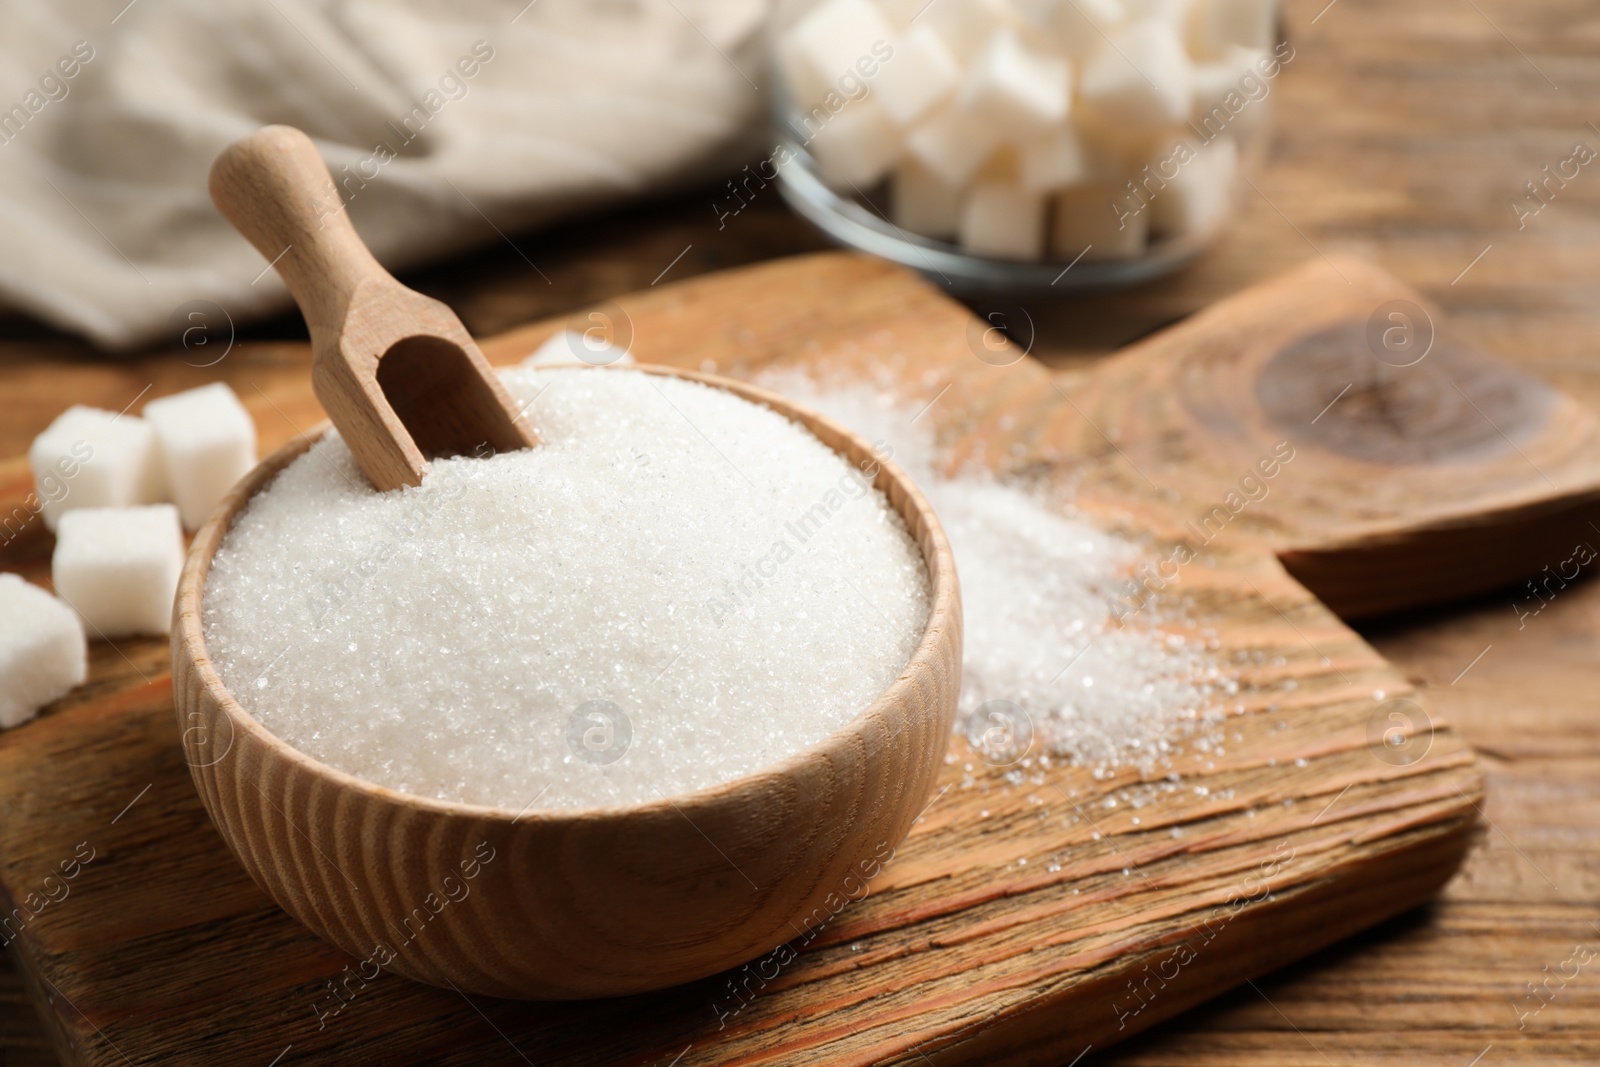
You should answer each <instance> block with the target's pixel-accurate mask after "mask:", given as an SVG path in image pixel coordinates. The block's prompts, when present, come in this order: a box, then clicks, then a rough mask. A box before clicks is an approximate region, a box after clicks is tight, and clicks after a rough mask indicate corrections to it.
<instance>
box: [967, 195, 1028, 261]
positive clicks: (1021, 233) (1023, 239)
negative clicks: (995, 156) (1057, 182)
mask: <svg viewBox="0 0 1600 1067" xmlns="http://www.w3.org/2000/svg"><path fill="white" fill-rule="evenodd" d="M1044 216H1045V197H1044V194H1042V193H1035V192H1031V191H1030V190H1027V189H1024V188H1022V187H1021V186H1019V185H1015V184H1012V183H1010V182H978V183H977V184H975V185H973V187H972V191H971V192H969V193H968V194H967V198H966V202H965V203H964V204H963V205H962V208H961V247H963V248H965V249H966V250H967V251H969V252H971V253H973V254H974V255H979V256H994V257H996V258H1000V259H1025V260H1033V259H1039V258H1040V257H1042V256H1043V255H1044V237H1045V228H1044Z"/></svg>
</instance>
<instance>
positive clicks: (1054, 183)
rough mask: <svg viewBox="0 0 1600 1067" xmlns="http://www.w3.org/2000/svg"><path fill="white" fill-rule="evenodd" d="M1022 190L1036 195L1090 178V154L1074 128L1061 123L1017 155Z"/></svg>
mask: <svg viewBox="0 0 1600 1067" xmlns="http://www.w3.org/2000/svg"><path fill="white" fill-rule="evenodd" d="M1018 159H1019V167H1020V170H1021V180H1022V187H1023V188H1024V189H1028V190H1031V191H1033V192H1036V193H1042V192H1048V191H1049V190H1051V189H1060V188H1062V187H1063V186H1067V185H1076V184H1077V183H1079V182H1082V181H1086V180H1087V179H1088V178H1089V176H1090V171H1091V165H1090V156H1089V153H1088V152H1087V151H1086V150H1085V148H1084V145H1083V141H1082V139H1081V138H1080V137H1079V136H1078V131H1077V129H1076V128H1075V127H1073V126H1071V125H1068V124H1062V125H1060V126H1057V127H1055V128H1053V129H1050V130H1047V131H1046V132H1044V133H1041V134H1040V135H1039V136H1038V137H1036V138H1033V139H1031V140H1030V141H1029V142H1028V143H1027V144H1025V145H1024V146H1023V147H1022V150H1021V152H1020V153H1019V154H1018Z"/></svg>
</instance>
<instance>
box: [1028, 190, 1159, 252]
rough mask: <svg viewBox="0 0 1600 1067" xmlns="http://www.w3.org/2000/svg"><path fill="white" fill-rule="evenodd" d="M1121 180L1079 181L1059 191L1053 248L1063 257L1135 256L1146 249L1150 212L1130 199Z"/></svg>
mask: <svg viewBox="0 0 1600 1067" xmlns="http://www.w3.org/2000/svg"><path fill="white" fill-rule="evenodd" d="M1130 195H1131V194H1129V193H1128V191H1127V187H1126V186H1125V185H1124V184H1123V183H1122V182H1118V181H1095V182H1089V183H1087V184H1084V185H1075V186H1072V187H1070V188H1067V189H1063V190H1062V191H1061V192H1059V193H1057V194H1056V197H1055V203H1054V205H1053V209H1052V212H1051V227H1050V251H1051V254H1052V255H1053V256H1055V257H1056V258H1059V259H1067V260H1072V259H1078V258H1079V257H1080V255H1081V257H1082V260H1083V262H1085V263H1092V262H1104V261H1106V260H1116V259H1131V258H1133V257H1135V256H1139V255H1141V254H1143V252H1144V246H1145V236H1146V234H1147V232H1148V230H1149V225H1150V212H1149V211H1147V210H1144V209H1142V208H1140V209H1138V210H1135V208H1137V207H1138V202H1137V201H1134V203H1133V204H1132V205H1130V204H1129V203H1128V198H1129V196H1130Z"/></svg>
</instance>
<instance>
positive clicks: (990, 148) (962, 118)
mask: <svg viewBox="0 0 1600 1067" xmlns="http://www.w3.org/2000/svg"><path fill="white" fill-rule="evenodd" d="M1000 138H1001V134H1000V131H999V130H998V129H996V128H995V126H994V124H993V123H990V122H985V121H984V120H983V118H982V117H981V116H977V115H972V114H969V113H967V112H966V111H963V110H962V109H960V108H958V107H953V106H949V107H945V108H943V109H942V110H940V111H937V112H935V113H934V114H933V116H932V117H931V118H928V119H925V120H924V121H923V123H922V124H921V125H920V126H918V127H917V128H916V129H914V130H912V131H911V133H910V135H908V136H907V137H906V147H907V148H908V149H910V150H911V154H912V155H914V156H916V158H917V159H918V160H919V161H920V162H921V163H922V164H923V165H924V166H926V167H927V168H928V169H929V170H931V171H933V172H934V173H935V174H937V175H938V176H939V178H940V179H941V180H942V181H943V182H944V183H945V184H946V185H965V184H967V179H969V178H971V177H972V176H973V175H974V174H976V173H977V172H978V168H979V167H981V166H983V164H984V161H985V160H987V159H988V158H989V156H990V155H992V154H993V153H994V150H995V149H996V148H998V147H999V146H1000Z"/></svg>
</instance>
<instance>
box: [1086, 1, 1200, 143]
mask: <svg viewBox="0 0 1600 1067" xmlns="http://www.w3.org/2000/svg"><path fill="white" fill-rule="evenodd" d="M1193 77H1194V75H1193V70H1192V64H1191V63H1190V62H1189V55H1188V53H1187V52H1185V51H1184V47H1183V42H1182V41H1181V40H1179V39H1178V34H1177V31H1176V30H1175V29H1174V28H1173V27H1172V26H1171V25H1169V24H1168V23H1166V22H1164V21H1162V20H1159V19H1142V20H1140V21H1138V22H1133V23H1129V24H1128V25H1126V26H1122V27H1119V28H1117V29H1115V30H1113V31H1112V33H1111V34H1110V38H1109V40H1108V41H1107V42H1106V45H1105V47H1103V48H1101V49H1100V50H1099V51H1097V52H1096V53H1095V54H1094V56H1093V57H1092V58H1090V59H1089V60H1088V62H1087V63H1086V64H1085V65H1084V69H1083V77H1082V81H1081V82H1080V84H1079V87H1078V92H1079V96H1080V98H1081V99H1082V101H1083V105H1084V107H1086V108H1089V109H1091V110H1093V111H1094V112H1095V113H1096V114H1097V115H1098V116H1099V118H1100V119H1101V121H1102V122H1104V123H1106V124H1108V125H1112V126H1122V127H1151V126H1175V125H1178V124H1180V123H1182V122H1183V121H1184V120H1186V119H1187V118H1188V117H1189V113H1190V110H1191V106H1192V103H1193Z"/></svg>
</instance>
